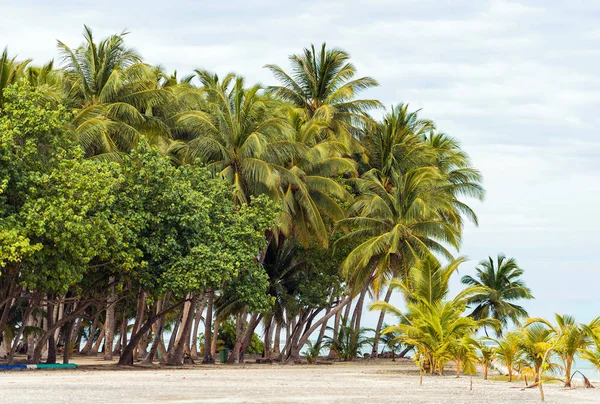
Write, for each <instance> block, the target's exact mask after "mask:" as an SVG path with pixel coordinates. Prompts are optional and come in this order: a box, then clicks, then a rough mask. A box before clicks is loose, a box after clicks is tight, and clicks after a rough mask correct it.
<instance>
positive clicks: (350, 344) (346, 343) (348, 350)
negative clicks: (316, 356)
mask: <svg viewBox="0 0 600 404" xmlns="http://www.w3.org/2000/svg"><path fill="white" fill-rule="evenodd" d="M328 329H329V330H330V331H331V332H333V331H334V330H333V329H332V328H331V327H328ZM337 331H338V332H337V335H336V336H335V337H333V336H325V337H323V346H324V347H327V348H330V349H332V350H333V351H334V352H335V354H336V356H337V357H338V358H339V359H342V360H344V361H353V360H354V359H355V358H356V357H357V356H358V355H359V354H360V353H361V350H362V348H363V347H365V346H369V345H372V344H373V338H372V337H369V336H367V334H368V333H371V332H373V330H372V329H370V328H366V327H361V328H358V329H355V328H353V327H352V326H350V325H348V321H347V319H346V318H342V321H341V324H340V328H339V329H338V330H337Z"/></svg>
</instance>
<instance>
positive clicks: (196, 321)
mask: <svg viewBox="0 0 600 404" xmlns="http://www.w3.org/2000/svg"><path fill="white" fill-rule="evenodd" d="M205 303H206V298H205V297H204V296H202V300H201V301H200V306H199V307H198V308H197V309H196V316H195V318H194V329H193V331H192V344H191V346H190V357H191V358H192V359H198V329H199V328H200V321H202V313H203V312H204V304H205Z"/></svg>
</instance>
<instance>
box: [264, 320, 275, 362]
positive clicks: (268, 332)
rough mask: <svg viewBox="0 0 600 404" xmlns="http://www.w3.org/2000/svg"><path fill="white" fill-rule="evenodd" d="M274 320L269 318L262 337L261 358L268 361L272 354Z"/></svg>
mask: <svg viewBox="0 0 600 404" xmlns="http://www.w3.org/2000/svg"><path fill="white" fill-rule="evenodd" d="M274 321H275V320H274V319H273V318H271V319H270V320H269V322H268V323H267V325H266V326H265V335H264V347H265V349H264V351H263V358H265V359H267V360H270V359H271V356H272V354H273V347H272V346H271V343H272V342H273V322H274Z"/></svg>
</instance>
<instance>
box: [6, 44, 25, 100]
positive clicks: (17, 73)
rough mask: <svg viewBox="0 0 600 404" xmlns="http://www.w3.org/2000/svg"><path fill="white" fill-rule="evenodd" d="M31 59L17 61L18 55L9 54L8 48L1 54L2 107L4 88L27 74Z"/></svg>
mask: <svg viewBox="0 0 600 404" xmlns="http://www.w3.org/2000/svg"><path fill="white" fill-rule="evenodd" d="M30 62H31V59H27V60H23V61H20V62H19V61H17V58H16V57H13V58H10V57H9V56H8V48H4V51H2V55H1V56H0V109H2V107H3V105H4V89H5V88H6V87H8V86H10V85H11V84H14V83H16V82H17V81H18V80H19V79H20V78H22V77H23V76H24V74H25V69H26V68H27V65H28V64H29V63H30Z"/></svg>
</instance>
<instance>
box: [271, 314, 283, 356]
mask: <svg viewBox="0 0 600 404" xmlns="http://www.w3.org/2000/svg"><path fill="white" fill-rule="evenodd" d="M280 353H281V322H279V321H276V322H275V337H274V339H273V354H275V355H278V354H280Z"/></svg>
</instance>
